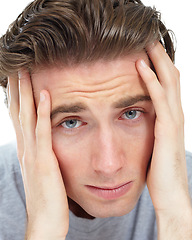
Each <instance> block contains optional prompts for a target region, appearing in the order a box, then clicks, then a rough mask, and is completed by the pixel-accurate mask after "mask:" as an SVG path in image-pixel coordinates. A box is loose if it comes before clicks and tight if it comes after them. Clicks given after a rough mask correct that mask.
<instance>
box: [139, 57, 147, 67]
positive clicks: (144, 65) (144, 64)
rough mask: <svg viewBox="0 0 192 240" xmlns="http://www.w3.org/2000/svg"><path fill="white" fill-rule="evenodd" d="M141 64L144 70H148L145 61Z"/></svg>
mask: <svg viewBox="0 0 192 240" xmlns="http://www.w3.org/2000/svg"><path fill="white" fill-rule="evenodd" d="M140 64H141V66H142V67H143V68H147V64H146V63H145V61H144V60H143V59H142V60H141V61H140Z"/></svg>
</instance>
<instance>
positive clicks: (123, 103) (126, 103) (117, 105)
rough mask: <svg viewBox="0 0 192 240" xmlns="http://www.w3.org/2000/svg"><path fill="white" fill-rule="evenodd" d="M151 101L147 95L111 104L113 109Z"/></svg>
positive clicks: (125, 98) (123, 99)
mask: <svg viewBox="0 0 192 240" xmlns="http://www.w3.org/2000/svg"><path fill="white" fill-rule="evenodd" d="M144 101H150V102H151V101H152V100H151V97H150V96H148V95H136V96H135V97H124V98H122V99H120V100H118V101H117V102H115V103H114V104H113V107H114V108H126V107H130V106H132V105H134V104H136V103H138V102H144Z"/></svg>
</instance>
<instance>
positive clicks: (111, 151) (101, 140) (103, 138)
mask: <svg viewBox="0 0 192 240" xmlns="http://www.w3.org/2000/svg"><path fill="white" fill-rule="evenodd" d="M124 163H125V154H124V151H123V144H122V141H121V139H120V137H119V136H118V132H115V131H114V130H113V129H112V128H109V127H107V128H103V129H100V130H99V131H98V133H97V134H96V136H95V138H94V142H93V151H92V166H93V168H94V171H96V172H97V173H98V174H101V175H103V176H106V177H112V176H115V175H116V174H117V173H118V172H119V171H120V170H121V169H122V168H123V165H124Z"/></svg>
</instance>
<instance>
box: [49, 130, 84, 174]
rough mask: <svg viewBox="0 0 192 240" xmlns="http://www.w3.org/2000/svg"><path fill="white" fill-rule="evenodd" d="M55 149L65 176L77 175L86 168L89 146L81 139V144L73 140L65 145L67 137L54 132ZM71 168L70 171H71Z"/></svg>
mask: <svg viewBox="0 0 192 240" xmlns="http://www.w3.org/2000/svg"><path fill="white" fill-rule="evenodd" d="M52 139H53V150H54V153H55V155H56V157H57V159H58V162H59V165H60V169H61V172H62V175H63V176H65V178H70V177H71V176H72V177H73V176H77V175H78V172H81V173H82V171H83V169H85V166H84V165H85V161H83V159H84V158H85V157H86V153H87V151H86V150H87V146H86V144H85V142H83V141H81V142H80V143H79V144H75V143H73V142H71V144H67V146H66V145H65V142H66V139H65V138H64V137H62V135H59V134H53V135H52ZM69 169H70V171H69Z"/></svg>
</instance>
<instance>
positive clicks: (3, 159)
mask: <svg viewBox="0 0 192 240" xmlns="http://www.w3.org/2000/svg"><path fill="white" fill-rule="evenodd" d="M13 172H20V166H19V162H18V159H17V150H16V142H11V143H9V144H6V145H3V146H0V178H1V179H2V176H5V175H7V174H10V173H13Z"/></svg>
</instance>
